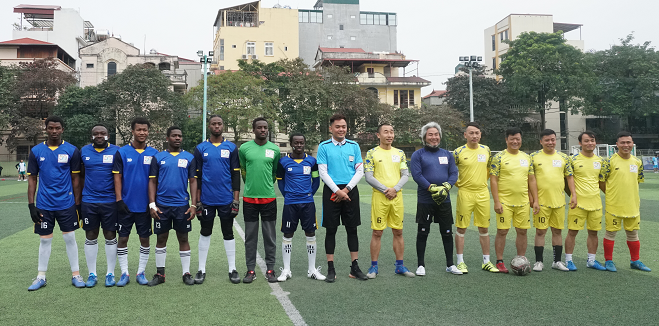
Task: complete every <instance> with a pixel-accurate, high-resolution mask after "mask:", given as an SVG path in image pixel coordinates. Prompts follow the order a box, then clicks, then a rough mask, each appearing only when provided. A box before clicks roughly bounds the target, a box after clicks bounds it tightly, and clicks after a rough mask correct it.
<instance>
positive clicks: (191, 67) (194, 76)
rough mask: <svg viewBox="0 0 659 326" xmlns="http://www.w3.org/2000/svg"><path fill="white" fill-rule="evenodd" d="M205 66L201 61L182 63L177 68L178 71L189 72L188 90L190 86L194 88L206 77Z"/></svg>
mask: <svg viewBox="0 0 659 326" xmlns="http://www.w3.org/2000/svg"><path fill="white" fill-rule="evenodd" d="M202 69H203V67H202V65H201V63H199V64H180V65H179V69H176V72H183V71H185V72H186V73H187V74H188V78H187V81H188V91H189V90H190V88H193V87H195V86H197V85H199V83H200V82H201V80H202V78H204V72H203V71H202Z"/></svg>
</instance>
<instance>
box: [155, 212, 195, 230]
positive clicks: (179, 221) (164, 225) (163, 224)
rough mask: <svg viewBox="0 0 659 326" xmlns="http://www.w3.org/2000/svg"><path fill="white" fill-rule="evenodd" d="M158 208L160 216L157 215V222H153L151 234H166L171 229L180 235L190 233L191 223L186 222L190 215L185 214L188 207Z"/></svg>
mask: <svg viewBox="0 0 659 326" xmlns="http://www.w3.org/2000/svg"><path fill="white" fill-rule="evenodd" d="M158 208H160V211H161V212H162V214H158V215H159V216H160V219H159V220H153V233H155V234H162V233H167V232H169V230H171V229H174V230H176V232H180V233H187V232H190V231H192V221H188V218H190V215H188V214H186V213H185V212H186V211H187V210H188V208H190V206H187V205H186V206H174V207H169V206H158Z"/></svg>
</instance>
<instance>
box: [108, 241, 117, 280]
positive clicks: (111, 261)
mask: <svg viewBox="0 0 659 326" xmlns="http://www.w3.org/2000/svg"><path fill="white" fill-rule="evenodd" d="M105 258H106V259H107V261H108V274H114V268H115V267H116V266H117V238H114V239H110V240H107V239H106V240H105Z"/></svg>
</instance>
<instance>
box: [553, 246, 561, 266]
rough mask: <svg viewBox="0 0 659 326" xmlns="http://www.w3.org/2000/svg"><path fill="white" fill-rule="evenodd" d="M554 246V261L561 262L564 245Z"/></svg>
mask: <svg viewBox="0 0 659 326" xmlns="http://www.w3.org/2000/svg"><path fill="white" fill-rule="evenodd" d="M552 247H554V262H559V261H561V258H562V256H563V246H560V245H559V246H552Z"/></svg>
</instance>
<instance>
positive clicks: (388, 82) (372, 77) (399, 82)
mask: <svg viewBox="0 0 659 326" xmlns="http://www.w3.org/2000/svg"><path fill="white" fill-rule="evenodd" d="M355 78H357V82H358V83H359V84H360V85H371V86H414V87H425V86H429V85H430V81H428V80H425V79H423V78H420V77H416V76H412V77H386V76H385V75H383V74H381V73H379V72H375V73H367V72H361V73H356V74H355Z"/></svg>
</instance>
